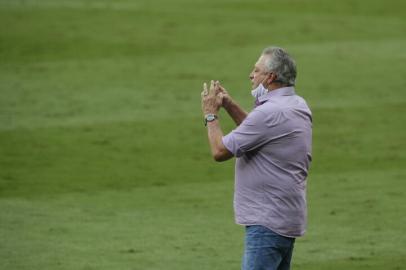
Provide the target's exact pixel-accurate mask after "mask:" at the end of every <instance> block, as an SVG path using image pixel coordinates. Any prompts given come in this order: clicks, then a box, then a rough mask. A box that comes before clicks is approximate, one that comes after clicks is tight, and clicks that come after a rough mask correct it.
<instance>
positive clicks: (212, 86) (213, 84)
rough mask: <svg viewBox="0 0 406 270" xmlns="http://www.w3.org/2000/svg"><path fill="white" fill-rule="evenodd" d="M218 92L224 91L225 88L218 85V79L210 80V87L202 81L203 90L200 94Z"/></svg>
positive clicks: (215, 93) (216, 93)
mask: <svg viewBox="0 0 406 270" xmlns="http://www.w3.org/2000/svg"><path fill="white" fill-rule="evenodd" d="M220 92H226V91H225V89H224V88H223V87H222V86H221V85H220V82H219V81H214V80H211V81H210V88H209V89H208V88H207V83H203V92H202V93H201V95H202V96H207V95H213V96H215V95H218V94H219V93H220Z"/></svg>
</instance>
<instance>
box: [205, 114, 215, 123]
mask: <svg viewBox="0 0 406 270" xmlns="http://www.w3.org/2000/svg"><path fill="white" fill-rule="evenodd" d="M206 119H207V121H209V122H210V121H213V120H214V119H216V116H214V115H212V114H211V115H208V116H207V118H206Z"/></svg>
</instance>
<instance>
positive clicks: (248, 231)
mask: <svg viewBox="0 0 406 270" xmlns="http://www.w3.org/2000/svg"><path fill="white" fill-rule="evenodd" d="M294 243H295V238H289V237H285V236H282V235H279V234H277V233H275V232H273V231H272V230H270V229H268V228H266V227H264V226H260V225H253V226H246V227H245V251H244V258H243V262H242V270H289V269H290V261H291V259H292V252H293V246H294Z"/></svg>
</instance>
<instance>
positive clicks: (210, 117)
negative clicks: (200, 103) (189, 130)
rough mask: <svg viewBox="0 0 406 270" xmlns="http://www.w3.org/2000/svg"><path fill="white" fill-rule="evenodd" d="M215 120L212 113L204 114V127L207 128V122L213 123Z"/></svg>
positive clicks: (215, 117) (215, 116)
mask: <svg viewBox="0 0 406 270" xmlns="http://www.w3.org/2000/svg"><path fill="white" fill-rule="evenodd" d="M217 118H218V117H217V115H215V114H212V113H209V114H206V115H205V117H204V125H205V126H207V122H213V121H214V120H216V119H217Z"/></svg>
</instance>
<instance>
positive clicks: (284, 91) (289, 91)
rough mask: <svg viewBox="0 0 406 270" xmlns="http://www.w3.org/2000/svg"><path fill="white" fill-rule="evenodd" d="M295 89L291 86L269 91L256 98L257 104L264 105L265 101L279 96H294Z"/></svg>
mask: <svg viewBox="0 0 406 270" xmlns="http://www.w3.org/2000/svg"><path fill="white" fill-rule="evenodd" d="M295 94H296V93H295V88H294V87H293V86H288V87H282V88H278V89H275V90H271V91H269V92H268V93H266V94H265V95H263V96H260V97H259V98H258V101H259V103H261V104H262V103H265V102H266V101H268V100H270V99H271V98H273V97H280V96H293V95H295Z"/></svg>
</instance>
